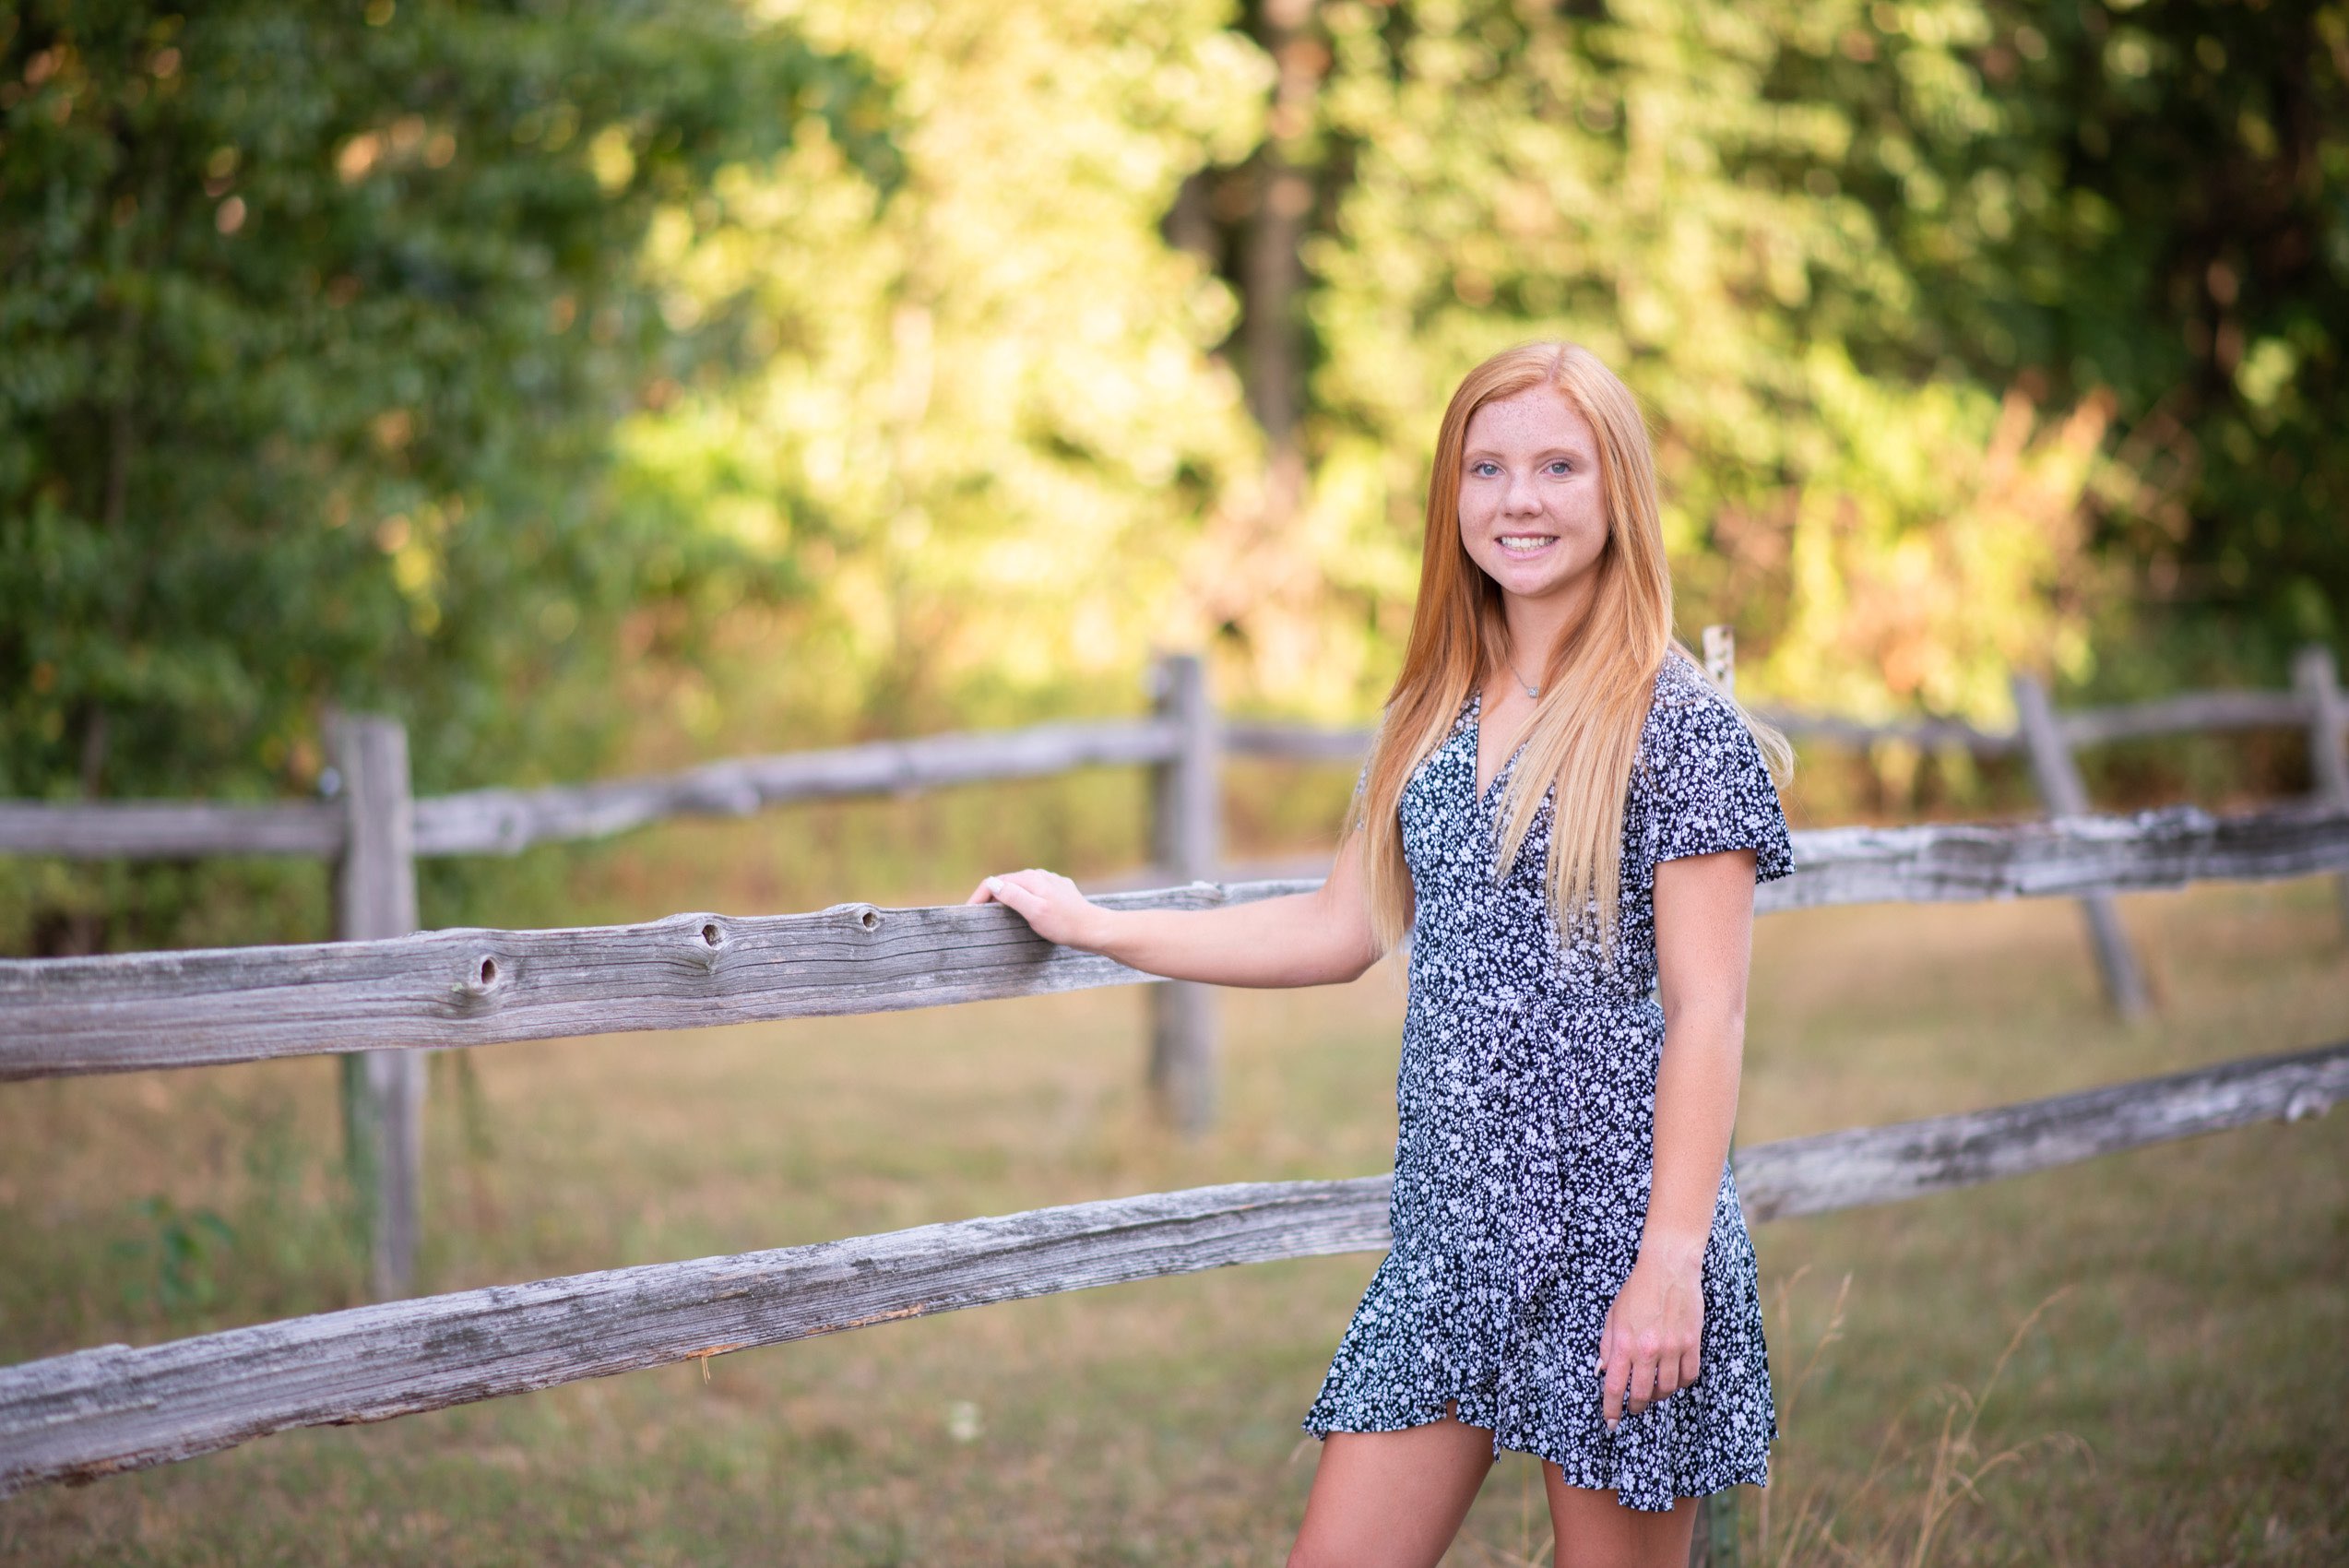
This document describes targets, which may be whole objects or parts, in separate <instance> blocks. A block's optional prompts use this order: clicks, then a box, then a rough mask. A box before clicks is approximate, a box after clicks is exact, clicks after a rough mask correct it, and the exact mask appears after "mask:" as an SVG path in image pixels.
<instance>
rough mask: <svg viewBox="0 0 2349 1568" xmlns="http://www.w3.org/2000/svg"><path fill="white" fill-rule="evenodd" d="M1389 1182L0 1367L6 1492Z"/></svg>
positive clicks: (511, 1290)
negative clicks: (1, 1368)
mask: <svg viewBox="0 0 2349 1568" xmlns="http://www.w3.org/2000/svg"><path fill="white" fill-rule="evenodd" d="M1388 1185H1389V1182H1388V1179H1387V1178H1385V1177H1383V1176H1379V1177H1367V1178H1363V1179H1360V1180H1357V1181H1350V1182H1278V1183H1250V1184H1237V1185H1230V1186H1221V1187H1202V1188H1195V1189H1193V1190H1192V1191H1189V1192H1182V1193H1158V1194H1148V1195H1145V1196H1142V1197H1133V1198H1121V1199H1115V1200H1111V1201H1109V1202H1105V1203H1089V1204H1074V1205H1070V1206H1066V1207H1062V1208H1046V1209H1036V1210H1031V1211H1029V1212H1028V1213H1026V1214H1015V1215H1010V1216H1006V1217H1003V1218H991V1219H967V1220H961V1221H957V1222H955V1223H952V1224H944V1225H926V1226H922V1227H920V1228H919V1229H911V1230H898V1231H893V1232H891V1233H889V1234H886V1235H881V1236H866V1237H860V1238H858V1239H856V1240H852V1241H824V1242H819V1243H816V1244H814V1245H813V1246H802V1247H781V1248H777V1249H775V1250H773V1251H768V1252H756V1253H738V1254H736V1255H734V1256H731V1257H718V1258H704V1259H701V1260H699V1261H697V1262H693V1263H679V1264H663V1265H651V1266H647V1267H636V1268H620V1269H608V1270H605V1271H603V1272H600V1273H597V1274H582V1275H575V1276H572V1277H568V1278H564V1279H547V1280H540V1281H539V1282H537V1283H535V1284H529V1285H514V1286H498V1287H492V1288H491V1289H482V1290H466V1291H460V1292H457V1293H455V1294H452V1295H445V1296H432V1297H425V1298H423V1299H421V1300H417V1301H401V1302H391V1303H385V1304H381V1305H376V1306H369V1307H359V1308H355V1309H352V1310H350V1311H348V1312H339V1313H324V1314H322V1315H319V1316H314V1317H304V1318H293V1319H290V1320H288V1321H285V1322H281V1323H270V1324H258V1325H255V1326H254V1327H250V1328H237V1329H231V1330H228V1331H227V1332H225V1333H220V1334H208V1335H205V1336H201V1337H199V1338H194V1339H183V1340H178V1341H174V1342H172V1343H169V1344H163V1345H157V1346H152V1347H149V1348H144V1349H132V1348H128V1347H125V1346H120V1345H110V1346H106V1347H103V1348H98V1349H94V1350H82V1351H77V1352H76V1353H74V1354H71V1355H65V1356H57V1357H53V1358H50V1359H48V1360H39V1361H29V1362H25V1363H23V1364H21V1365H18V1366H15V1367H9V1368H6V1369H5V1370H0V1496H6V1495H7V1494H8V1493H10V1492H14V1491H21V1490H22V1489H23V1488H25V1487H27V1486H30V1485H32V1484H35V1483H38V1482H42V1481H55V1480H87V1479H95V1478H96V1477H99V1476H103V1475H109V1474H113V1473H114V1472H117V1471H122V1470H131V1469H138V1468H143V1467H147V1466H149V1465H156V1464H161V1463H164V1462H166V1461H169V1460H173V1459H184V1458H188V1457H190V1456H192V1455H197V1454H204V1453H208V1452H211V1451H213V1450H215V1449H220V1448H226V1447H229V1446H231V1444H234V1443H243V1442H246V1441H249V1440H250V1439H253V1438H255V1437H260V1436H263V1435H265V1434H267V1433H269V1432H273V1431H285V1430H287V1429H288V1428H291V1427H301V1426H324V1425H340V1424H346V1423H350V1422H354V1421H379V1420H386V1419H388V1418H390V1417H393V1416H404V1415H412V1414H414V1413H416V1412H418V1411H421V1410H436V1409H441V1408H445V1407H447V1406H451V1405H462V1404H467V1403H469V1402H471V1401H474V1400H479V1399H493V1398H496V1397H498V1396H502V1395H509V1394H520V1393H524V1392H527V1391H528V1390H530V1389H534V1388H547V1387H551V1386H552V1385H553V1384H561V1383H572V1382H575V1381H578V1380H579V1379H582V1378H589V1377H604V1376H609V1375H611V1373H614V1372H631V1371H635V1370H636V1369H638V1368H643V1367H655V1366H661V1365H664V1364H667V1363H670V1362H673V1361H679V1360H689V1359H694V1358H700V1357H708V1356H717V1355H722V1354H725V1353H727V1352H729V1351H733V1350H741V1349H747V1348H751V1347H753V1346H757V1345H775V1344H780V1343H782V1342H784V1341H787V1340H792V1339H804V1338H807V1337H809V1336H813V1335H818V1334H834V1333H838V1332H840V1331H841V1330H844V1329H851V1328H863V1327H867V1326H869V1325H871V1324H878V1323H888V1322H892V1321H895V1320H897V1319H900V1318H910V1317H919V1316H923V1315H927V1314H929V1313H943V1312H953V1311H955V1310H957V1309H959V1308H963V1307H974V1306H979V1305H980V1304H982V1303H985V1302H990V1301H1014V1300H1017V1299H1019V1298H1021V1297H1026V1296H1040V1295H1047V1294H1050V1293H1052V1292H1055V1291H1062V1290H1081V1289H1086V1288H1088V1287H1091V1286H1096V1285H1112V1284H1117V1283H1120V1282H1122V1281H1126V1280H1134V1279H1150V1278H1156V1277H1159V1276H1162V1275H1169V1274H1186V1273H1192V1272H1195V1271H1197V1270H1200V1269H1208V1268H1218V1267H1221V1266H1223V1265H1227V1264H1240V1263H1255V1262H1262V1261H1265V1260H1269V1259H1274V1258H1294V1257H1309V1256H1312V1255H1314V1254H1316V1253H1340V1252H1359V1251H1363V1250H1365V1249H1370V1248H1375V1247H1380V1246H1383V1245H1385V1243H1386V1240H1387V1226H1386V1202H1387V1189H1388Z"/></svg>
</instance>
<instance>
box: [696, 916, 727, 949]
mask: <svg viewBox="0 0 2349 1568" xmlns="http://www.w3.org/2000/svg"><path fill="white" fill-rule="evenodd" d="M725 935H726V933H725V932H722V931H720V930H718V922H717V921H711V922H710V923H709V924H707V925H706V926H704V927H702V941H703V942H704V943H706V944H708V945H709V946H712V947H715V946H717V945H718V943H719V941H720V940H722V939H723V938H724V937H725Z"/></svg>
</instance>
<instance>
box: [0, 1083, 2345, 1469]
mask: <svg viewBox="0 0 2349 1568" xmlns="http://www.w3.org/2000/svg"><path fill="white" fill-rule="evenodd" d="M2343 1098H2349V1043H2344V1044H2339V1045H2331V1046H2327V1047H2324V1048H2322V1049H2320V1050H2316V1051H2301V1052H2297V1053H2294V1054H2291V1055H2283V1056H2272V1057H2267V1058H2264V1059H2260V1060H2254V1061H2241V1062H2230V1063H2225V1064H2224V1065H2222V1066H2218V1067H2212V1068H2205V1069H2202V1070H2200V1071H2196V1072H2189V1073H2179V1074H2175V1075H2170V1076H2167V1077H2160V1078H2150V1079H2145V1080H2141V1081H2139V1082H2135V1083H2128V1084H2119V1085H2115V1086H2112V1087H2106V1088H2098V1089H2092V1090H2089V1091H2087V1092H2086V1093H2082V1094H2071V1095H2059V1096H2057V1097H2055V1098H2054V1099H2041V1100H2035V1101H2031V1102H2029V1103H2026V1104H2022V1105H2012V1106H2003V1107H2000V1108H1999V1109H1997V1110H1994V1111H1972V1112H1967V1113H1964V1114H1961V1115H1956V1116H1940V1117H1934V1118H1931V1119H1929V1120H1927V1121H1921V1122H1908V1123H1899V1124H1897V1125H1893V1126H1887V1127H1865V1128H1855V1129H1851V1130H1848V1131H1844V1132H1836V1133H1828V1134H1822V1135H1821V1136H1818V1137H1810V1138H1796V1139H1789V1140H1786V1141H1785V1142H1782V1143H1774V1144H1763V1145H1760V1146H1755V1147H1752V1148H1748V1149H1743V1150H1740V1151H1739V1152H1738V1156H1737V1174H1738V1186H1739V1188H1740V1191H1741V1193H1742V1195H1743V1197H1744V1200H1745V1202H1746V1205H1747V1207H1748V1210H1749V1212H1750V1214H1751V1215H1752V1216H1753V1217H1754V1218H1756V1219H1762V1218H1776V1217H1782V1216H1790V1215H1805V1214H1822V1213H1826V1212H1829V1211H1831V1210H1834V1209H1842V1208H1852V1207H1857V1206H1863V1205H1868V1204H1877V1203H1886V1202H1892V1201H1895V1200H1898V1199H1904V1198H1909V1197H1915V1196H1917V1195H1919V1194H1925V1193H1932V1192H1940V1191H1945V1190H1948V1189H1952V1188H1956V1187H1962V1186H1966V1185H1970V1184H1972V1183H1975V1182H1986V1181H1990V1180H1993V1179H1996V1178H1999V1177H2004V1176H2012V1175H2019V1174H2022V1173H2023V1172H2025V1171H2031V1170H2046V1169H2047V1168H2049V1167H2052V1166H2058V1165H2064V1164H2069V1163H2071V1162H2073V1161H2076V1160H2081V1159H2085V1158H2091V1157H2093V1156H2095V1155H2100V1154H2106V1153H2112V1152H2116V1151H2118V1150H2121V1149H2127V1148H2135V1147H2140V1146H2144V1145H2147V1144H2153V1143H2160V1142H2164V1141H2166V1140H2170V1139H2175V1138H2183V1137H2189V1136H2193V1135H2195V1134H2202V1133H2211V1132H2216V1131H2219V1130H2221V1129H2224V1128H2229V1127H2238V1126H2242V1125H2245V1124H2247V1123H2251V1122H2256V1121H2261V1120H2272V1119H2278V1118H2282V1119H2284V1120H2298V1119H2300V1118H2301V1117H2304V1116H2307V1115H2312V1114H2315V1113H2317V1112H2319V1111H2323V1110H2324V1109H2325V1108H2326V1107H2327V1106H2329V1105H2331V1103H2332V1102H2333V1101H2335V1100H2338V1099H2343ZM1390 1184H1391V1182H1390V1179H1389V1178H1388V1177H1384V1176H1370V1177H1362V1178H1359V1179H1357V1180H1353V1181H1339V1182H1251V1183H1246V1184H1240V1185H1231V1186H1221V1187H1200V1188H1193V1189H1192V1190H1191V1191H1188V1192H1180V1193H1154V1194H1148V1195H1146V1196H1142V1197H1131V1198H1117V1199H1111V1200H1109V1201H1106V1202H1099V1203H1086V1204H1072V1205H1069V1206H1064V1207H1059V1208H1044V1209H1034V1210H1030V1211H1028V1212H1027V1213H1025V1214H1014V1215H1006V1216H1003V1217H1001V1218H989V1219H967V1220H960V1221H955V1222H953V1223H950V1224H943V1225H925V1226H921V1227H919V1228H917V1229H910V1230H898V1231H892V1232H889V1233H887V1234H885V1235H879V1236H865V1237H859V1238H856V1239H853V1240H849V1241H824V1242H818V1243H816V1244H813V1245H810V1246H799V1247H780V1248H776V1249H773V1250H770V1251H765V1252H755V1253H737V1254H735V1255H732V1256H729V1257H717V1258H703V1259H700V1260H697V1261H695V1262H691V1263H675V1264H662V1265H651V1266H645V1267H636V1268H621V1269H607V1270H604V1271H602V1272H599V1273H595V1274H582V1275H574V1276H571V1277H567V1278H562V1279H546V1280H540V1281H538V1282H536V1283H534V1284H528V1285H512V1286H494V1287H492V1288H489V1289H480V1290H465V1291H458V1292H455V1293H452V1294H449V1295H443V1296H432V1297H426V1298H423V1299H421V1300H417V1301H399V1302H392V1303H387V1304H383V1305H377V1306H369V1307H359V1308H354V1309H352V1310H350V1311H347V1312H339V1313H323V1314H320V1315H317V1316H314V1317H304V1318H295V1319H291V1320H289V1321H285V1322H280V1323H269V1324H258V1325H255V1326H253V1327H249V1328H235V1329H230V1330H228V1331H226V1332H224V1333H219V1334H208V1335H204V1336H199V1337H196V1338H192V1339H183V1340H177V1341H173V1342H171V1343H168V1344H162V1345H156V1346H150V1347H148V1348H143V1349H133V1348H128V1347H126V1346H120V1345H110V1346H105V1347H101V1348H97V1349H91V1350H80V1351H76V1352H74V1353H72V1354H69V1355H64V1356H57V1357H53V1358H50V1359H48V1360H38V1361H30V1362H25V1363H23V1364H21V1365H18V1366H14V1367H8V1368H5V1369H0V1496H6V1495H7V1494H9V1493H11V1492H15V1491H21V1490H23V1489H25V1488H26V1487H29V1486H33V1485H37V1484H40V1483H42V1482H47V1481H59V1480H89V1479H96V1478H98V1477H101V1476H105V1475H111V1474H114V1473H116V1472H119V1471H123V1470H131V1469H138V1468H142V1467H148V1466H151V1465H158V1464H163V1463H166V1462H169V1461H171V1460H175V1459H184V1458H190V1457H193V1456H195V1455H200V1454H205V1453H209V1452H212V1451H214V1450H217V1449H221V1448H227V1447H231V1446H232V1445H234V1444H236V1443H245V1442H249V1441H251V1440H253V1439H255V1438H258V1437H263V1436H267V1434H269V1433H271V1432H277V1431H286V1430H288V1429H290V1428H294V1427H303V1426H324V1425H330V1424H331V1425H340V1424H348V1423H351V1422H359V1421H379V1420H387V1419H390V1418H392V1417H395V1416H405V1415H413V1414H417V1413H419V1412H421V1411H426V1410H435V1409H441V1408H445V1407H448V1406H452V1405H461V1404H466V1403H469V1402H471V1401H475V1400H480V1399H492V1398H496V1397H499V1396H504V1395H511V1394H521V1393H526V1392H528V1391H530V1390H533V1389H540V1388H546V1387H551V1386H552V1385H554V1384H562V1383H571V1382H575V1381H578V1380H581V1379H585V1378H591V1377H605V1376H609V1375H611V1374H613V1373H615V1372H633V1371H637V1370H640V1369H644V1368H648V1367H656V1366H661V1365H665V1364H668V1363H671V1362H675V1361H681V1360H695V1359H702V1358H707V1357H712V1356H718V1355H723V1354H726V1353H729V1352H730V1351H735V1350H743V1349H749V1348H753V1347H756V1346H764V1345H775V1344H780V1343H783V1342H785V1341H789V1340H793V1339H803V1338H807V1337H810V1336H814V1335H819V1334H834V1333H839V1332H842V1331H844V1330H848V1329H855V1328H864V1327H869V1326H872V1324H881V1323H889V1322H895V1321H896V1320H899V1319H903V1318H910V1317H920V1316H927V1315H930V1314H932V1313H945V1312H954V1311H957V1310H959V1309H961V1308H964V1307H973V1306H979V1305H982V1304H984V1303H988V1302H993V1301H1014V1300H1018V1299H1021V1298H1026V1297H1033V1296H1043V1295H1050V1294H1054V1293H1057V1292H1060V1291H1066V1290H1080V1289H1087V1288H1089V1287H1092V1286H1097V1285H1111V1284H1120V1283H1123V1282H1127V1281H1132V1280H1139V1279H1151V1278H1157V1277H1164V1276H1169V1275H1176V1274H1186V1273H1192V1272H1196V1271H1199V1270H1202V1269H1209V1268H1220V1267H1223V1266H1225V1265H1230V1264H1241V1263H1263V1262H1269V1261H1273V1260H1275V1259H1282V1258H1301V1257H1311V1256H1317V1255H1321V1254H1325V1253H1348V1252H1367V1251H1374V1250H1376V1249H1378V1248H1380V1247H1383V1246H1385V1245H1386V1244H1387V1242H1388V1241H1389V1239H1390V1238H1389V1233H1388V1230H1387V1212H1386V1207H1387V1198H1388V1192H1389V1188H1390Z"/></svg>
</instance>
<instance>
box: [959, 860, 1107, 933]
mask: <svg viewBox="0 0 2349 1568" xmlns="http://www.w3.org/2000/svg"><path fill="white" fill-rule="evenodd" d="M965 902H967V903H971V904H1001V905H1002V906H1003V907H1004V908H1006V909H1010V910H1011V911H1012V912H1013V913H1014V914H1015V915H1017V916H1019V918H1020V919H1022V920H1024V921H1026V922H1027V923H1028V924H1029V926H1031V927H1032V928H1034V930H1035V932H1036V934H1037V935H1038V936H1040V937H1042V938H1043V939H1044V940H1045V941H1047V942H1057V943H1059V944H1061V945H1062V946H1063V947H1082V948H1085V949H1086V950H1087V951H1090V952H1097V951H1098V950H1099V948H1100V944H1101V941H1102V937H1101V925H1102V917H1103V916H1105V915H1107V914H1109V910H1107V909H1103V908H1101V906H1100V905H1098V904H1096V903H1094V902H1092V901H1091V900H1090V899H1088V898H1086V896H1085V895H1084V894H1082V893H1080V892H1078V891H1077V887H1076V884H1075V883H1074V882H1071V881H1070V880H1069V879H1068V878H1067V877H1065V876H1062V875H1061V874H1060V873H1058V872H1050V871H1038V870H1037V869H1035V868H1034V867H1030V868H1029V869H1028V870H1026V871H1014V872H1005V873H1003V874H1002V875H1001V876H991V877H989V878H988V879H987V880H986V881H984V882H982V883H980V884H979V886H978V887H977V889H975V890H974V891H973V892H972V894H971V896H970V897H968V898H967V899H966V900H965Z"/></svg>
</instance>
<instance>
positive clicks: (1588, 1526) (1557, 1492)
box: [1541, 1460, 1697, 1568]
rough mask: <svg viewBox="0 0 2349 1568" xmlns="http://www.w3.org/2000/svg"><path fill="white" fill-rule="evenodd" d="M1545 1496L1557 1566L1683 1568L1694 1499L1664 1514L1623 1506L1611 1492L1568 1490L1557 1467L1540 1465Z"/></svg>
mask: <svg viewBox="0 0 2349 1568" xmlns="http://www.w3.org/2000/svg"><path fill="white" fill-rule="evenodd" d="M1541 1479H1542V1486H1543V1488H1544V1489H1545V1490H1546V1491H1548V1493H1549V1527H1550V1529H1551V1530H1552V1531H1554V1532H1555V1533H1556V1535H1557V1538H1558V1568H1688V1562H1689V1541H1690V1538H1691V1537H1693V1536H1694V1535H1695V1534H1696V1515H1697V1500H1696V1499H1695V1498H1693V1497H1684V1498H1682V1499H1680V1500H1679V1502H1678V1503H1674V1504H1673V1505H1672V1512H1670V1513H1669V1514H1646V1513H1643V1512H1641V1511H1640V1510H1639V1509H1637V1508H1626V1507H1624V1506H1623V1505H1622V1504H1621V1503H1618V1502H1616V1501H1615V1494H1614V1493H1613V1492H1611V1491H1593V1490H1592V1489H1591V1488H1589V1487H1582V1486H1568V1485H1567V1484H1566V1478H1565V1476H1564V1475H1563V1474H1561V1473H1560V1470H1559V1468H1558V1467H1557V1466H1555V1465H1553V1464H1550V1463H1548V1461H1547V1460H1545V1461H1543V1464H1542V1467H1541Z"/></svg>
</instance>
